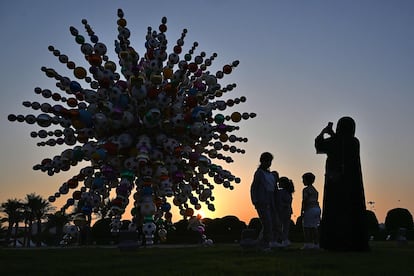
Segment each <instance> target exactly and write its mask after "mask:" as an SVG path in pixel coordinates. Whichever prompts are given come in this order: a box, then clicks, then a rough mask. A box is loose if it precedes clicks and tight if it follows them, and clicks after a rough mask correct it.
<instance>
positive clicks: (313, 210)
mask: <svg viewBox="0 0 414 276" xmlns="http://www.w3.org/2000/svg"><path fill="white" fill-rule="evenodd" d="M302 181H303V185H304V186H305V188H303V191H302V210H301V214H302V223H303V234H304V239H305V244H304V245H303V249H319V231H318V227H319V223H320V217H321V208H320V207H319V202H318V196H319V193H318V191H317V190H316V189H315V187H314V186H313V183H314V181H315V175H314V174H313V173H311V172H308V173H305V174H304V175H303V176H302Z"/></svg>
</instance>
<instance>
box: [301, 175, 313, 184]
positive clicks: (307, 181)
mask: <svg viewBox="0 0 414 276" xmlns="http://www.w3.org/2000/svg"><path fill="white" fill-rule="evenodd" d="M302 181H303V185H305V186H309V185H312V184H313V182H314V181H315V175H314V174H313V173H311V172H307V173H305V174H303V175H302Z"/></svg>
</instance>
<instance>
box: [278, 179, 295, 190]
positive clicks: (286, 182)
mask: <svg viewBox="0 0 414 276" xmlns="http://www.w3.org/2000/svg"><path fill="white" fill-rule="evenodd" d="M279 187H280V188H282V189H285V190H286V191H288V192H289V193H291V194H292V193H294V192H295V186H294V185H293V182H292V180H290V179H289V178H287V177H286V176H282V177H280V178H279Z"/></svg>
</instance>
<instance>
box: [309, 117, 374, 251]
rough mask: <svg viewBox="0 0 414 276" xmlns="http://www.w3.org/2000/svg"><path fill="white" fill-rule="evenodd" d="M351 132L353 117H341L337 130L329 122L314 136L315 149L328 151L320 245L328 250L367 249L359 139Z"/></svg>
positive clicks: (353, 128)
mask: <svg viewBox="0 0 414 276" xmlns="http://www.w3.org/2000/svg"><path fill="white" fill-rule="evenodd" d="M325 134H327V135H328V136H329V137H324V135H325ZM354 135H355V122H354V120H353V119H352V118H350V117H343V118H341V119H339V121H338V123H337V127H336V133H334V131H333V130H332V123H329V124H328V126H327V127H325V128H324V129H323V130H322V132H321V133H320V134H319V135H318V136H317V137H316V139H315V148H316V152H317V153H324V154H326V155H327V159H326V167H325V186H324V195H323V208H322V221H321V229H320V247H321V248H324V249H327V250H338V251H366V250H369V245H368V233H367V228H366V222H365V214H366V206H365V195H364V187H363V183H362V172H361V161H360V155H359V140H358V139H357V138H356V137H355V136H354Z"/></svg>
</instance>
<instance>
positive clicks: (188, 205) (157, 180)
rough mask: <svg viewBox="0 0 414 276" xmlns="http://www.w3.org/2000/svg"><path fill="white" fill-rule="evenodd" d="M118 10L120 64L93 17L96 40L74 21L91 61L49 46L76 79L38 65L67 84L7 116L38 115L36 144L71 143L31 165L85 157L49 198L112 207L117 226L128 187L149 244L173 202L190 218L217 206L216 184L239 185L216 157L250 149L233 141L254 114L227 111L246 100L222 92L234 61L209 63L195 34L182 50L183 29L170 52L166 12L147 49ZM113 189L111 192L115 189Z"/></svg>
mask: <svg viewBox="0 0 414 276" xmlns="http://www.w3.org/2000/svg"><path fill="white" fill-rule="evenodd" d="M118 17H119V18H118V20H117V25H118V37H117V40H116V41H115V52H116V54H117V56H118V58H119V61H118V65H117V64H116V63H115V62H114V61H111V60H109V58H108V56H107V55H106V54H107V47H106V45H105V44H104V43H102V42H100V41H99V39H98V36H97V35H96V34H95V33H94V32H93V30H92V28H91V26H90V25H89V24H88V22H87V20H82V24H83V25H84V27H85V30H86V33H87V37H88V38H89V40H90V42H88V41H87V39H86V37H85V36H83V35H81V34H80V33H79V31H78V30H77V29H76V28H74V27H70V33H71V34H72V36H73V37H74V39H75V41H76V43H77V44H79V45H80V49H81V52H82V54H83V55H84V56H85V59H86V62H85V63H87V65H86V66H85V67H88V68H85V67H82V66H79V65H76V64H75V63H74V62H73V61H71V60H70V59H69V57H68V56H66V55H65V54H63V53H61V52H60V51H59V50H58V49H56V48H55V47H53V46H49V51H50V52H52V53H53V55H54V56H56V57H57V58H58V59H59V61H60V62H61V63H62V64H65V65H66V67H67V68H68V69H69V70H71V71H72V73H73V76H74V79H73V77H72V78H69V77H66V76H62V75H60V74H59V73H58V72H57V71H55V70H54V69H52V68H46V67H42V71H43V72H44V73H45V74H46V76H47V77H49V78H52V79H55V80H56V86H57V87H58V88H59V89H60V90H61V92H60V93H57V92H52V91H51V90H49V89H41V88H38V87H37V88H35V89H34V92H35V93H36V94H38V95H39V96H42V97H43V98H44V99H45V100H48V101H49V102H50V103H48V102H44V103H39V102H29V101H25V102H23V105H24V106H25V107H28V108H31V109H33V110H35V111H38V112H39V114H38V115H34V114H29V115H26V116H25V115H14V114H10V115H9V117H8V119H9V120H10V121H18V122H25V123H27V124H37V125H38V126H39V127H40V128H41V130H39V131H32V132H31V134H30V135H31V137H33V138H40V139H41V142H39V143H38V144H37V145H38V146H51V147H53V146H55V145H66V146H68V147H67V148H66V149H65V150H63V152H62V153H61V154H60V155H57V156H54V157H51V158H46V159H43V160H42V161H41V162H40V163H39V164H36V165H35V166H34V167H33V169H34V170H40V171H42V172H45V173H47V174H48V175H50V176H52V175H54V174H55V173H59V172H61V171H68V170H70V169H71V167H73V166H77V165H78V164H79V163H80V162H81V161H87V164H88V165H87V166H85V167H83V168H81V169H80V171H79V172H78V173H77V174H76V175H74V176H73V177H71V178H70V179H68V180H67V181H66V182H64V183H63V184H62V185H61V186H60V187H59V189H58V191H57V192H56V193H55V194H54V195H51V196H50V197H49V201H50V202H54V201H55V200H56V198H57V197H60V196H61V195H65V194H69V198H68V199H67V202H66V204H65V205H64V206H63V207H62V208H63V209H66V208H68V207H69V206H72V205H75V207H76V210H77V212H78V213H81V214H85V215H86V216H90V215H91V213H93V212H100V211H102V210H103V209H105V208H106V209H105V210H107V211H108V212H107V215H108V216H109V217H111V218H112V223H111V227H112V231H115V232H116V231H118V230H119V228H120V227H121V223H120V221H121V216H122V215H123V213H124V212H125V208H126V207H127V206H128V205H129V204H130V198H131V197H130V196H131V195H132V198H133V203H132V204H133V208H132V209H131V214H132V217H133V219H132V223H131V225H130V228H131V229H137V228H138V227H140V229H143V230H145V233H146V236H147V240H148V241H147V242H148V243H151V238H152V236H153V233H154V232H155V231H156V229H157V230H158V231H161V230H162V233H165V229H164V228H165V227H164V226H163V224H162V223H160V222H167V223H171V218H172V214H171V212H170V211H171V208H172V205H173V206H176V208H179V210H180V214H181V215H182V216H184V217H187V216H190V217H191V216H192V215H193V213H194V209H196V210H198V209H200V208H202V204H205V205H206V206H207V208H208V209H209V210H211V211H214V209H215V207H214V204H213V200H214V196H213V193H212V190H213V188H214V185H223V187H225V188H229V189H233V187H234V186H233V183H239V182H240V179H239V178H238V177H236V176H234V175H233V174H232V173H231V172H230V171H228V170H226V169H225V168H223V167H222V166H220V165H217V164H215V163H214V162H213V160H223V161H225V162H227V163H230V162H233V159H232V158H231V157H230V156H229V154H233V153H241V154H243V153H244V150H243V149H240V148H238V147H236V145H235V144H236V143H238V142H247V138H241V137H237V136H236V135H235V134H233V133H234V132H236V131H237V130H238V129H239V127H238V126H236V125H235V124H237V123H239V122H240V121H241V120H247V119H249V118H253V117H255V116H256V115H255V114H254V113H247V112H243V113H240V112H238V111H234V112H230V113H229V115H224V114H222V113H221V112H223V111H224V110H226V109H228V108H230V107H234V106H235V105H237V104H240V103H243V102H245V101H246V98H245V97H240V98H234V99H230V100H226V101H225V100H219V98H220V97H221V96H222V95H223V94H224V93H226V92H229V91H232V90H233V89H234V88H235V87H236V85H235V84H229V85H226V86H223V85H221V84H219V80H221V79H222V78H223V77H224V76H225V75H228V74H230V73H232V71H233V70H234V68H236V67H237V66H238V64H239V62H238V61H233V62H231V63H230V64H226V65H224V66H223V67H222V70H219V71H217V72H215V73H212V72H209V71H208V69H209V67H210V66H211V65H212V63H213V62H214V60H215V58H216V57H217V54H215V53H214V54H212V55H211V56H207V55H206V53H204V52H200V53H199V54H196V49H197V47H198V43H197V42H194V43H193V45H192V47H191V49H190V50H189V51H188V52H186V53H184V52H183V46H184V40H185V37H186V34H187V30H186V29H184V30H183V31H182V33H181V37H179V38H178V39H177V41H176V43H175V44H174V45H172V47H171V48H172V51H171V52H170V53H168V52H167V49H168V47H167V46H168V41H167V38H166V31H167V25H166V23H167V19H166V18H165V17H164V18H162V20H161V24H160V25H159V28H158V31H157V30H154V29H152V28H151V27H148V31H147V34H146V36H145V49H146V51H145V53H143V55H142V57H141V56H140V54H138V53H137V52H136V51H135V50H134V48H133V47H132V46H131V45H130V41H129V38H130V34H131V33H130V30H129V29H128V28H127V21H126V20H125V18H124V14H123V11H122V10H118ZM118 70H119V71H118ZM78 81H82V82H83V83H84V84H85V86H88V87H84V86H82V85H81V84H80V83H79V82H78ZM52 128H53V130H51V129H52ZM48 129H49V130H48ZM77 167H79V166H77ZM82 183H83V185H81V184H82ZM80 186H81V187H80ZM111 191H114V192H112V193H111ZM110 194H112V195H115V196H113V198H110ZM163 235H164V234H163Z"/></svg>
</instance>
